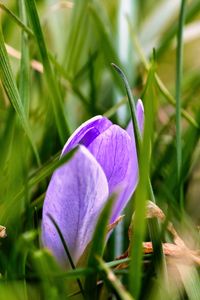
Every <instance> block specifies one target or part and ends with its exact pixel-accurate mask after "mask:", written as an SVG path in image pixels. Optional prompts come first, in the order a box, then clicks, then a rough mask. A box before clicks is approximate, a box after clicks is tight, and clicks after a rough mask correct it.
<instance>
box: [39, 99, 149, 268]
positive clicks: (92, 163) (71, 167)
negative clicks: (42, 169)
mask: <svg viewBox="0 0 200 300" xmlns="http://www.w3.org/2000/svg"><path fill="white" fill-rule="evenodd" d="M143 118H144V114H143V105H142V101H141V100H138V103H137V119H138V124H139V127H140V130H141V131H142V126H143ZM77 145H80V146H79V148H78V150H77V151H76V153H75V154H74V156H73V157H72V159H71V160H70V161H68V162H67V163H66V164H64V165H63V166H61V167H60V168H58V169H57V170H56V171H55V172H54V173H53V176H52V178H51V181H50V183H49V186H48V189H47V192H46V197H45V200H44V206H43V216H42V243H43V245H44V246H46V247H48V248H49V249H50V250H51V251H52V252H53V254H54V255H55V257H56V258H57V260H58V261H59V262H60V263H61V264H62V265H63V266H67V265H68V258H67V256H66V253H65V250H64V247H63V245H62V242H61V240H60V237H59V235H58V233H57V231H56V228H55V226H54V224H53V223H52V222H51V220H50V219H49V214H50V215H51V216H52V217H53V219H54V220H55V221H56V223H57V224H58V226H59V228H60V230H61V232H62V235H63V237H64V239H65V241H66V244H67V246H68V248H69V251H70V254H71V256H72V259H73V261H74V263H75V264H76V263H77V262H78V260H79V258H80V257H81V255H82V254H83V252H84V250H85V248H86V246H87V245H88V243H89V242H90V241H91V239H92V235H93V232H94V229H95V226H96V223H97V220H98V217H99V215H100V213H101V211H102V208H103V207H104V205H105V203H106V201H108V199H109V196H110V195H111V194H112V193H113V192H115V193H117V198H116V201H115V205H114V207H113V210H112V215H111V219H110V223H113V222H114V221H115V220H116V219H117V218H118V217H119V216H120V214H121V213H122V211H123V209H124V208H125V206H126V205H127V203H128V201H129V199H130V197H131V195H132V194H133V192H134V190H135V188H136V185H137V181H138V161H137V153H136V146H135V138H134V132H133V127H132V123H130V124H129V125H128V128H127V130H124V129H122V128H121V127H119V126H118V125H114V124H112V122H111V121H109V120H108V119H107V118H105V117H102V116H96V117H94V118H92V119H90V120H88V121H87V122H85V123H83V124H82V125H81V126H80V127H79V128H78V129H77V130H76V131H75V132H74V133H73V134H72V136H71V137H70V138H69V140H68V141H67V142H66V144H65V146H64V148H63V150H62V154H61V156H63V155H65V154H66V153H68V152H69V151H70V150H71V149H73V148H74V147H76V146H77Z"/></svg>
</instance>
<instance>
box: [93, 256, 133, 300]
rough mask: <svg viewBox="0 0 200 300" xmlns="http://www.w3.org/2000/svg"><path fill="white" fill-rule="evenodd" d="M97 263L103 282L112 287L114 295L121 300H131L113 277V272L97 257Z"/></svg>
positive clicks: (119, 282)
mask: <svg viewBox="0 0 200 300" xmlns="http://www.w3.org/2000/svg"><path fill="white" fill-rule="evenodd" d="M96 259H97V262H98V264H99V266H98V267H99V268H100V270H101V272H102V271H103V274H104V278H105V281H106V282H107V283H108V285H110V286H111V287H112V289H113V290H114V292H115V294H116V295H117V296H118V297H119V299H121V300H133V298H132V297H131V295H130V294H129V293H128V292H127V291H126V290H125V288H124V286H123V285H122V283H121V281H120V280H119V279H118V278H117V277H116V276H115V274H114V273H113V271H112V270H111V269H110V268H109V267H108V265H107V264H106V263H105V262H104V261H103V259H102V258H101V257H98V256H97V258H96Z"/></svg>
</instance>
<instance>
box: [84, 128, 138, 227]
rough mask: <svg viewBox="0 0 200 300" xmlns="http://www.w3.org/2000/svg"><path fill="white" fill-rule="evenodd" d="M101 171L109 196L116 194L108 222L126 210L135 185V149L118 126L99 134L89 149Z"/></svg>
mask: <svg viewBox="0 0 200 300" xmlns="http://www.w3.org/2000/svg"><path fill="white" fill-rule="evenodd" d="M88 149H89V150H90V151H91V153H92V154H93V155H94V157H95V158H96V160H97V161H98V162H99V164H100V165H101V166H102V169H103V170H104V172H105V174H106V177H107V180H108V186H109V192H110V194H112V193H113V192H117V193H118V197H117V199H116V202H115V205H114V209H113V213H112V217H111V222H112V221H114V220H115V219H116V218H117V217H118V216H119V214H120V213H121V212H122V210H123V209H124V207H125V206H126V204H127V202H128V200H129V198H130V196H131V194H132V193H133V191H134V189H135V186H136V184H137V170H138V165H137V156H136V149H135V148H133V147H132V141H131V138H130V136H129V135H128V134H127V132H126V131H125V130H124V129H122V128H121V127H119V126H117V125H112V126H111V127H109V128H108V129H107V130H106V131H104V132H103V133H102V134H100V135H99V136H98V137H97V138H96V139H95V140H94V141H93V142H92V143H91V144H90V145H89V147H88Z"/></svg>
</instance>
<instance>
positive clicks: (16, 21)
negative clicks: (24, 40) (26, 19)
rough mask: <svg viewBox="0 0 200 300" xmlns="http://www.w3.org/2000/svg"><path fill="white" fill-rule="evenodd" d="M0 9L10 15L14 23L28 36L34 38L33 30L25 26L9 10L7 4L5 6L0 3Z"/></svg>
mask: <svg viewBox="0 0 200 300" xmlns="http://www.w3.org/2000/svg"><path fill="white" fill-rule="evenodd" d="M0 9H2V10H3V11H5V12H6V13H7V14H8V15H9V17H11V18H12V19H13V21H14V22H15V23H16V24H17V25H19V26H20V27H21V28H22V29H23V30H24V31H25V32H26V33H27V34H29V35H30V36H33V32H32V30H31V29H30V28H29V27H28V26H27V25H26V24H24V23H23V22H22V21H21V20H20V19H19V18H18V17H17V16H16V15H15V14H14V13H13V12H12V11H11V10H10V9H9V8H7V6H6V5H5V4H3V3H1V2H0Z"/></svg>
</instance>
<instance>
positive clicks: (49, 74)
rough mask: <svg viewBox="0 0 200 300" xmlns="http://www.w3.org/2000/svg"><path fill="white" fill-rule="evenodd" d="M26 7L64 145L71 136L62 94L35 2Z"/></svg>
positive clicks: (32, 0) (28, 2)
mask: <svg viewBox="0 0 200 300" xmlns="http://www.w3.org/2000/svg"><path fill="white" fill-rule="evenodd" d="M26 7H27V13H28V16H29V19H30V22H31V24H32V28H33V32H34V34H35V38H36V41H37V44H38V48H39V51H40V55H41V59H42V63H43V66H44V73H45V76H46V81H47V83H48V87H49V93H50V99H51V104H52V108H53V112H54V116H55V122H56V126H57V129H58V134H59V137H60V141H61V144H62V145H63V144H64V143H65V141H66V138H67V137H68V136H69V128H68V125H67V121H66V118H65V112H64V105H63V101H62V99H61V94H60V91H59V88H58V85H57V82H56V78H55V76H54V74H53V70H52V67H51V64H50V61H49V56H48V51H47V47H46V44H45V41H44V36H43V33H42V28H41V25H40V20H39V17H38V13H37V9H36V5H35V0H27V1H26Z"/></svg>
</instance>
